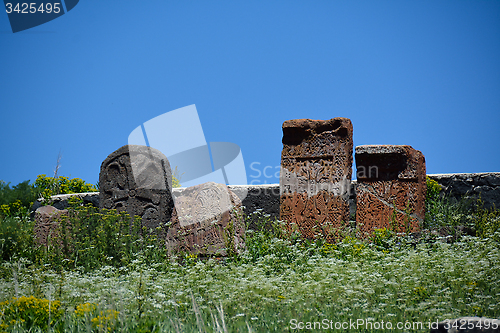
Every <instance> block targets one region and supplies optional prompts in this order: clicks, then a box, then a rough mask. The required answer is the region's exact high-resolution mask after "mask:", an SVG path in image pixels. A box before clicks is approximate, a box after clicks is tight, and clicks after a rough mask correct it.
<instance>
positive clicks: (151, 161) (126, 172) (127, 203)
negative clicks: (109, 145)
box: [99, 145, 174, 229]
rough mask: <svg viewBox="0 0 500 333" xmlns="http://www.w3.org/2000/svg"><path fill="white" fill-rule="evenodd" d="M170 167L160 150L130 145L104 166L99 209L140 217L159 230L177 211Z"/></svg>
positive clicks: (113, 154) (104, 163)
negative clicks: (172, 192)
mask: <svg viewBox="0 0 500 333" xmlns="http://www.w3.org/2000/svg"><path fill="white" fill-rule="evenodd" d="M171 186H172V173H171V169H170V164H169V162H168V160H167V158H166V157H165V155H163V154H162V153H161V152H160V151H159V150H157V149H154V148H151V147H146V146H136V145H126V146H123V147H121V148H119V149H118V150H116V151H115V152H113V153H111V154H110V155H109V156H108V157H107V158H106V159H105V160H104V162H102V164H101V172H100V174H99V187H100V192H99V207H100V208H101V209H102V208H106V209H116V210H117V211H118V212H121V211H126V212H128V213H129V214H130V216H134V215H135V216H140V217H141V218H142V226H143V227H147V228H149V229H155V228H156V227H158V226H163V225H166V224H167V222H169V221H170V219H171V216H172V212H173V209H174V201H173V198H172V194H171V188H172V187H171Z"/></svg>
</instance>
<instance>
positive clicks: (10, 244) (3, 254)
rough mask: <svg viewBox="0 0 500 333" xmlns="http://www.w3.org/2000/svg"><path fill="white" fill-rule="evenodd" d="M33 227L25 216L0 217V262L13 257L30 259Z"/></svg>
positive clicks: (32, 223)
mask: <svg viewBox="0 0 500 333" xmlns="http://www.w3.org/2000/svg"><path fill="white" fill-rule="evenodd" d="M33 225H34V222H33V221H31V220H29V218H28V216H27V214H26V215H24V216H22V217H18V216H15V217H12V216H8V217H4V218H2V217H0V262H1V261H2V260H5V261H9V260H11V259H12V258H14V257H26V258H31V253H32V245H33Z"/></svg>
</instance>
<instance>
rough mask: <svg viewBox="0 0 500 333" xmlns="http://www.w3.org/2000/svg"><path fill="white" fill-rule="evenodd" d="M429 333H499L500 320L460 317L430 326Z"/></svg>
mask: <svg viewBox="0 0 500 333" xmlns="http://www.w3.org/2000/svg"><path fill="white" fill-rule="evenodd" d="M431 325H432V327H431V330H430V333H500V320H498V319H489V318H484V317H462V318H458V319H452V320H445V321H442V322H439V323H434V324H431Z"/></svg>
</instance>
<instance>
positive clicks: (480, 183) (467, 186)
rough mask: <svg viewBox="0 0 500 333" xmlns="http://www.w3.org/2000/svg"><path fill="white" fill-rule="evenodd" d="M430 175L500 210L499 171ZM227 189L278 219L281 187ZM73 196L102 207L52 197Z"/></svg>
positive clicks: (86, 196)
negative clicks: (242, 196) (75, 199)
mask: <svg viewBox="0 0 500 333" xmlns="http://www.w3.org/2000/svg"><path fill="white" fill-rule="evenodd" d="M428 176H429V177H430V178H431V179H434V180H435V181H437V182H438V183H439V184H440V185H441V186H443V190H444V191H445V193H446V194H447V195H448V196H450V197H452V198H460V197H462V196H464V195H469V196H470V197H472V198H478V197H479V195H480V196H481V199H482V200H483V201H484V202H485V207H487V208H488V207H492V206H493V205H495V207H496V208H500V172H490V173H453V174H434V175H428ZM356 185H357V182H356V181H355V180H354V181H352V182H351V191H350V195H349V209H350V215H351V220H354V215H355V214H356V191H355V189H356ZM228 187H229V189H231V191H233V192H234V193H235V194H236V195H238V193H239V192H241V191H242V190H245V189H248V195H247V196H246V198H245V199H244V200H243V202H242V204H243V207H244V212H245V213H246V214H250V213H252V212H254V211H256V210H258V209H261V212H262V213H264V214H269V215H270V216H271V217H272V218H274V217H276V218H279V210H280V202H279V200H280V188H279V184H268V185H229V186H228ZM183 190H184V189H183V188H174V189H173V191H172V192H173V196H174V197H175V196H178V195H179V193H180V192H182V191H183ZM72 196H78V197H81V198H82V199H83V200H84V202H85V203H92V204H93V205H95V206H96V207H98V206H99V192H89V193H78V194H62V195H56V196H54V197H52V199H53V200H54V204H53V206H54V207H56V208H58V209H65V208H67V207H68V206H69V204H68V202H67V201H68V199H69V198H70V197H72ZM40 206H41V203H40V202H35V204H34V205H33V207H32V211H33V212H34V211H35V210H36V208H38V207H40Z"/></svg>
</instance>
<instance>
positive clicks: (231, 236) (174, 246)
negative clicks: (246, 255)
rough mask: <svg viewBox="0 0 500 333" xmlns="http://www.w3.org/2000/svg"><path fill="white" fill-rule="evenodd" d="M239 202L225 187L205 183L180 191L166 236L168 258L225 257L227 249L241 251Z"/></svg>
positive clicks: (242, 229)
mask: <svg viewBox="0 0 500 333" xmlns="http://www.w3.org/2000/svg"><path fill="white" fill-rule="evenodd" d="M242 213H243V210H242V207H241V201H240V199H239V198H238V196H237V195H235V194H234V193H233V192H232V191H231V190H229V188H228V187H227V186H226V185H223V184H217V183H213V182H208V183H204V184H200V185H196V186H192V187H188V188H186V189H184V190H183V191H182V195H181V196H180V197H177V198H176V199H175V211H174V214H173V216H172V224H171V225H170V227H169V229H168V232H167V241H166V245H167V249H168V250H169V253H170V254H173V253H179V252H186V253H192V254H201V255H217V254H220V255H227V250H226V248H228V247H229V246H231V247H232V251H234V252H236V253H240V252H242V251H243V250H244V249H245V241H244V235H245V226H244V222H243V219H242Z"/></svg>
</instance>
